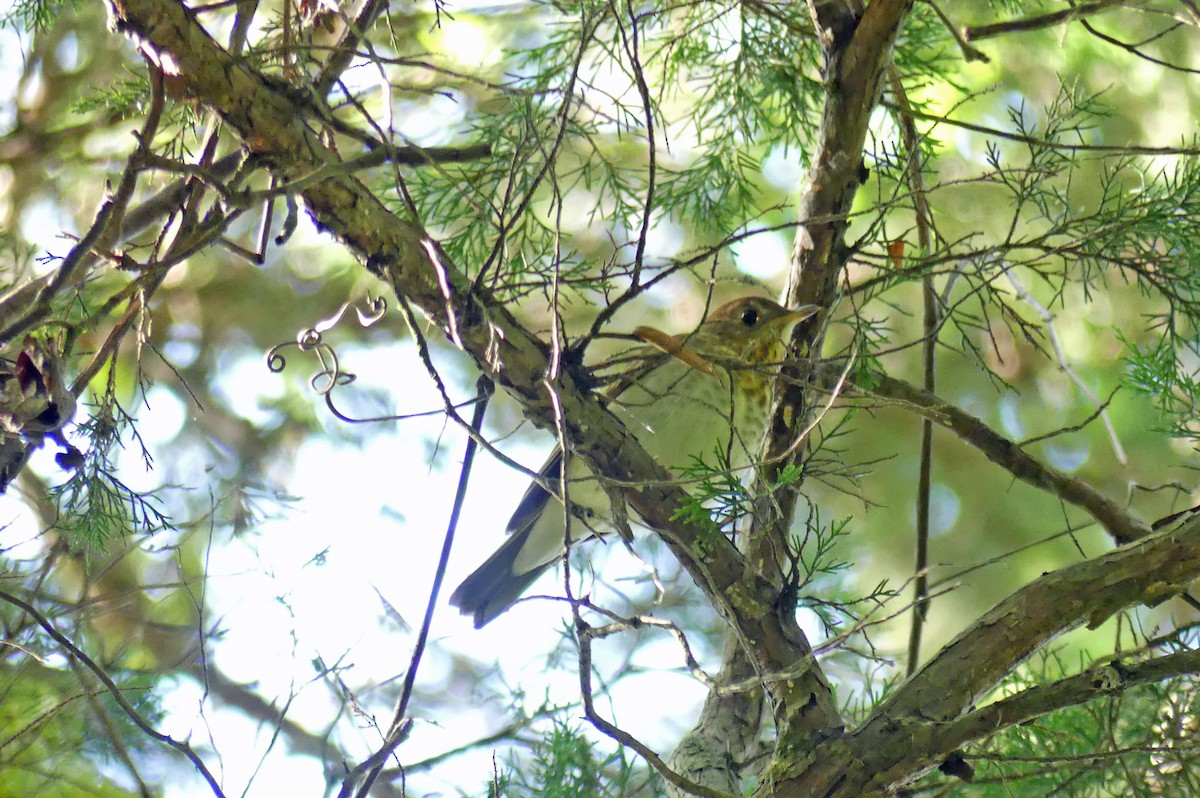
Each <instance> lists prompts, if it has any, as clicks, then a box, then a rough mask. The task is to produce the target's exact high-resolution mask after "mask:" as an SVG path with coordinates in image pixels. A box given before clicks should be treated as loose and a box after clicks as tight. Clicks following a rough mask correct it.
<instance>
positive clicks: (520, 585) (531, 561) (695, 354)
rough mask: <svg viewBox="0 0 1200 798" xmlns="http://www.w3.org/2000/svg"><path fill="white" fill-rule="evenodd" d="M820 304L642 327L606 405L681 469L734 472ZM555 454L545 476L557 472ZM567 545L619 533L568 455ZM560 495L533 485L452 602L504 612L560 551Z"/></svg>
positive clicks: (485, 612) (759, 306) (486, 614)
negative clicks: (678, 328)
mask: <svg viewBox="0 0 1200 798" xmlns="http://www.w3.org/2000/svg"><path fill="white" fill-rule="evenodd" d="M818 310H820V308H818V307H817V306H815V305H805V306H803V307H801V308H798V309H796V310H788V309H787V308H784V307H782V306H780V305H778V304H776V303H774V302H772V301H771V300H769V299H762V298H760V297H746V298H743V299H737V300H734V301H732V302H727V303H726V304H724V305H721V306H720V307H718V308H717V309H716V310H714V311H713V312H712V313H711V314H710V315H709V317H708V318H707V319H706V320H705V321H704V323H703V324H701V325H700V327H699V328H698V329H696V330H695V331H694V332H692V333H690V334H682V335H668V334H667V333H664V332H662V331H660V330H657V329H654V328H653V327H638V328H637V329H636V330H634V335H636V336H637V337H638V338H640V339H642V340H643V341H645V342H646V343H648V344H649V346H646V347H642V348H640V349H638V350H637V351H636V352H634V353H632V354H631V358H630V360H631V361H632V362H633V363H634V364H635V365H634V366H633V367H632V368H630V369H629V370H628V371H626V372H624V373H623V374H622V375H621V377H620V378H619V379H618V380H617V381H616V382H615V383H614V384H613V385H612V386H611V387H610V388H609V389H608V390H607V391H606V392H605V400H606V402H607V405H608V408H609V409H610V410H611V411H612V412H613V413H614V414H615V415H616V416H617V417H618V418H620V419H621V421H622V422H623V423H624V424H625V426H626V427H627V428H628V429H629V430H630V432H632V433H633V435H634V436H635V437H636V438H637V439H638V442H639V443H641V445H642V446H643V447H645V449H646V451H647V452H649V453H650V454H651V455H652V456H653V457H654V458H655V459H656V460H658V462H660V463H662V464H663V465H665V466H667V467H668V468H671V469H673V470H675V471H676V472H679V471H681V470H682V469H684V468H686V467H688V466H690V465H692V464H693V463H694V462H695V460H696V458H701V457H704V458H711V457H712V455H713V453H714V452H715V451H717V450H720V451H722V452H724V454H725V455H726V457H727V458H728V463H729V466H730V468H732V469H743V468H745V467H747V466H749V465H750V464H751V462H753V458H754V455H755V454H756V453H757V452H758V450H759V446H760V444H761V442H762V437H763V433H764V432H765V429H766V425H767V417H768V414H769V413H770V403H771V377H772V375H773V373H774V371H775V367H776V366H777V365H778V364H779V363H780V361H782V359H783V357H784V354H785V351H786V346H787V338H788V334H789V333H790V332H791V330H792V327H793V326H794V325H796V324H797V323H798V322H800V321H802V320H804V319H807V318H809V317H810V316H812V315H813V314H815V313H816V312H817V311H818ZM561 469H562V451H561V450H560V449H555V451H554V453H553V454H552V455H550V459H549V460H547V461H546V464H545V465H544V466H542V469H541V471H540V474H541V475H542V476H543V477H544V478H545V479H546V480H547V482H548V483H549V484H554V483H555V482H556V481H557V480H558V479H559V478H560V476H561ZM567 478H568V499H569V501H570V502H571V516H572V522H571V541H572V544H574V543H578V542H580V541H582V540H584V539H586V538H590V537H593V536H597V535H601V534H605V533H608V532H611V531H614V526H613V524H612V522H611V520H610V519H609V515H610V514H611V509H612V505H611V502H610V500H609V498H608V495H607V493H606V492H605V490H604V488H603V487H602V486H601V484H600V481H599V480H597V479H596V478H595V476H594V475H593V474H592V472H591V471H590V470H589V469H588V467H587V466H586V465H584V463H583V461H582V460H580V459H578V458H575V459H572V460H571V461H570V462H569V464H568V467H567ZM559 498H560V497H558V496H556V495H554V494H552V493H551V492H549V491H547V490H546V489H545V488H544V487H542V486H541V485H539V484H537V483H533V484H531V485H530V486H529V489H528V490H526V491H525V495H524V497H523V498H522V499H521V502H520V504H518V505H517V509H516V511H515V512H514V513H513V515H512V518H510V519H509V521H508V535H509V537H508V539H507V540H505V541H504V543H503V544H502V545H501V546H500V548H499V549H497V550H496V552H495V553H494V554H492V556H491V557H489V558H488V559H487V561H486V562H484V563H483V565H481V566H479V568H477V569H476V570H475V571H474V573H472V574H471V575H470V576H468V577H467V578H466V579H465V580H464V581H463V583H462V584H461V585H459V586H458V589H457V590H455V591H454V594H453V595H452V596H451V597H450V603H451V604H453V605H454V606H456V607H458V608H459V609H460V610H462V612H463V614H464V615H472V616H474V619H475V627H476V628H479V627H481V626H483V625H484V624H486V623H488V622H489V621H491V620H492V619H494V618H495V617H496V616H497V615H499V614H500V613H502V612H504V611H505V610H506V609H508V608H509V607H510V606H512V604H513V602H515V601H516V600H517V599H518V598H520V597H521V595H522V594H523V593H524V592H525V591H526V589H528V588H529V586H530V585H531V584H533V582H534V580H536V579H537V578H538V577H539V576H540V575H541V574H542V572H543V571H545V570H546V569H547V568H549V567H550V566H551V565H553V564H554V563H555V562H556V561H558V560H559V559H560V558H561V557H562V555H563V548H564V543H565V540H566V517H565V515H566V514H565V513H564V512H563V507H562V504H561V503H560V502H559V501H558V500H557V499H559Z"/></svg>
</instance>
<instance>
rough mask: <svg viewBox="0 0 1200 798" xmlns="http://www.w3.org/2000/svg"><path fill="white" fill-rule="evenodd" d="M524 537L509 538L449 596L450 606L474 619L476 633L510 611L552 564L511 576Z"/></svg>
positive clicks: (523, 533) (521, 534) (525, 534)
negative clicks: (506, 611)
mask: <svg viewBox="0 0 1200 798" xmlns="http://www.w3.org/2000/svg"><path fill="white" fill-rule="evenodd" d="M528 535H529V529H528V528H526V529H524V530H521V531H520V532H517V533H515V534H512V535H510V536H509V537H508V540H506V541H504V544H503V545H502V546H501V547H500V548H499V549H497V550H496V552H495V553H494V554H493V555H492V556H491V557H488V559H487V562H485V563H484V564H483V565H481V566H479V567H478V568H476V569H475V571H474V572H473V573H472V574H471V575H470V576H468V577H467V578H466V579H464V580H463V582H462V584H461V585H459V586H458V588H457V589H456V590H455V591H454V594H453V595H451V596H450V603H451V604H452V605H454V606H455V607H458V608H459V609H460V610H462V613H463V615H473V616H474V617H475V628H476V629H479V628H481V627H482V626H483V625H484V624H486V623H488V622H489V621H491V620H492V619H493V618H495V617H496V616H497V615H499V614H500V613H502V612H504V611H505V610H507V609H508V608H509V607H511V606H512V605H513V603H514V602H516V600H517V599H519V598H520V597H521V594H522V593H524V592H525V591H526V590H528V589H529V586H530V585H532V584H533V583H534V581H535V580H536V579H537V578H538V577H539V576H541V575H542V573H543V572H545V570H546V569H547V568H549V567H550V566H551V565H553V564H554V562H555V561H554V560H551V561H550V562H548V563H546V564H544V565H539V566H536V567H534V568H531V569H530V570H528V571H525V572H524V573H520V574H518V573H513V564H514V562H515V561H516V559H517V555H518V554H519V553H520V551H521V547H522V546H524V545H525V539H526V538H527V537H528Z"/></svg>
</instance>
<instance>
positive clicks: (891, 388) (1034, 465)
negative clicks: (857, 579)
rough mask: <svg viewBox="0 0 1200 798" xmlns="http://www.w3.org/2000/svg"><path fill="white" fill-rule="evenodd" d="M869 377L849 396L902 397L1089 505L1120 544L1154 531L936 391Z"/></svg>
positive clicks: (1007, 465)
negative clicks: (863, 385) (864, 383)
mask: <svg viewBox="0 0 1200 798" xmlns="http://www.w3.org/2000/svg"><path fill="white" fill-rule="evenodd" d="M836 377H837V374H836V373H835V372H833V371H832V370H825V373H824V374H823V378H824V381H827V382H832V380H833V379H835V378H836ZM866 382H867V383H869V385H870V388H869V389H868V388H864V387H860V386H855V387H853V388H852V389H850V391H849V392H848V395H850V396H855V395H857V396H881V397H885V398H887V399H893V400H896V401H899V402H901V403H902V404H903V405H905V406H907V407H910V408H911V409H913V410H914V411H916V412H917V413H920V414H921V415H922V416H924V417H925V418H928V419H929V420H931V421H933V422H934V423H936V424H939V425H941V426H943V427H945V428H946V429H948V430H950V431H951V432H953V433H954V434H955V435H957V436H958V437H960V438H962V439H963V440H964V441H965V442H966V443H968V444H970V445H971V446H974V447H975V448H976V449H978V450H979V451H980V452H982V453H983V454H984V456H986V457H987V459H989V460H991V461H992V462H993V463H995V464H996V465H998V466H1000V467H1001V468H1003V469H1004V470H1006V471H1008V472H1009V473H1010V474H1012V475H1013V476H1014V477H1016V478H1017V479H1019V480H1021V481H1022V482H1025V483H1028V484H1030V485H1033V486H1034V487H1037V488H1041V489H1043V490H1046V491H1049V492H1050V493H1052V494H1053V495H1055V496H1057V497H1058V498H1060V499H1062V500H1063V501H1065V502H1067V503H1069V504H1073V505H1075V506H1076V507H1080V508H1082V509H1084V510H1086V511H1087V512H1088V513H1090V514H1091V515H1092V517H1093V518H1095V519H1096V520H1097V521H1098V522H1099V523H1100V525H1101V526H1103V527H1104V528H1105V529H1106V530H1108V533H1109V534H1110V535H1111V536H1112V537H1113V539H1114V540H1115V541H1117V542H1118V543H1131V542H1133V541H1135V540H1139V539H1140V538H1143V537H1145V536H1146V534H1147V533H1149V531H1150V527H1148V526H1147V525H1146V524H1145V523H1143V522H1142V521H1140V520H1138V519H1137V518H1135V517H1134V516H1132V515H1130V514H1129V513H1127V512H1125V510H1124V508H1122V507H1121V506H1120V505H1118V504H1117V503H1116V502H1114V501H1113V500H1112V499H1110V498H1108V497H1107V496H1105V495H1104V494H1102V493H1100V492H1099V491H1098V490H1096V489H1095V488H1093V487H1092V486H1091V485H1088V484H1087V483H1086V482H1084V481H1083V480H1080V479H1076V478H1075V477H1071V476H1067V475H1066V474H1064V473H1062V472H1061V471H1059V470H1058V469H1056V468H1053V467H1051V466H1048V465H1046V464H1045V463H1042V462H1041V461H1039V460H1038V459H1037V458H1035V457H1033V455H1031V454H1029V453H1028V452H1026V451H1025V450H1024V449H1022V448H1021V447H1020V446H1019V445H1017V444H1016V443H1014V442H1013V441H1010V440H1009V439H1008V438H1005V437H1004V436H1003V435H1001V434H1000V433H998V432H996V431H995V430H993V429H992V428H991V427H989V426H988V425H987V424H985V423H983V421H982V420H981V419H979V418H976V417H975V416H973V415H971V414H970V413H967V412H966V411H964V410H961V409H959V408H958V407H955V406H954V405H952V404H950V403H949V402H946V401H945V400H943V399H941V398H940V397H938V396H937V395H936V394H933V393H930V392H929V391H924V390H922V389H920V388H918V387H916V386H915V385H910V384H909V383H907V382H904V381H903V380H898V379H896V378H894V377H888V376H886V375H884V374H878V373H872V374H871V375H870V377H869V378H868V380H867V381H866Z"/></svg>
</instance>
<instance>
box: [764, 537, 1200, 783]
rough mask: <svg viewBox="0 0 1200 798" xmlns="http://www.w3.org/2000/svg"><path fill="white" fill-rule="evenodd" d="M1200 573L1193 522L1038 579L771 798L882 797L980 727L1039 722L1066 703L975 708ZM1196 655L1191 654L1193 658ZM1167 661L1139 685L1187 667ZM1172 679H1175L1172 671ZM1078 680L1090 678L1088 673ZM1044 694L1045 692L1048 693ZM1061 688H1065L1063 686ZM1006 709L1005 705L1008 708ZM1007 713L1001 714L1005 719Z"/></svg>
mask: <svg viewBox="0 0 1200 798" xmlns="http://www.w3.org/2000/svg"><path fill="white" fill-rule="evenodd" d="M1197 575H1200V515H1195V516H1192V517H1190V518H1189V519H1188V520H1187V521H1185V522H1183V523H1182V524H1179V525H1176V526H1174V527H1172V528H1169V529H1165V530H1163V531H1162V532H1157V533H1154V534H1153V535H1151V536H1149V537H1147V538H1145V539H1144V540H1141V541H1138V542H1137V543H1134V544H1131V545H1129V546H1124V547H1122V548H1120V549H1115V550H1113V551H1111V552H1109V553H1107V554H1105V555H1103V556H1101V557H1096V558H1093V559H1091V560H1087V561H1085V562H1081V563H1077V564H1075V565H1071V566H1068V567H1066V568H1062V569H1059V570H1058V571H1055V572H1053V573H1049V574H1046V575H1045V576H1043V577H1041V578H1040V579H1037V580H1036V581H1034V582H1031V583H1030V584H1028V585H1026V586H1025V587H1023V588H1021V589H1020V590H1017V591H1016V592H1015V593H1013V594H1012V595H1010V596H1009V597H1008V598H1006V599H1004V600H1003V601H1002V602H1000V603H999V604H997V605H996V606H995V607H993V608H992V609H991V610H990V611H988V612H987V613H985V614H984V615H983V616H982V617H980V618H979V619H978V620H977V621H976V622H975V623H973V624H971V625H970V626H969V627H967V628H966V629H964V630H963V631H962V632H961V633H960V634H959V635H958V636H957V637H956V638H954V640H953V641H952V642H950V643H949V644H948V645H947V646H946V647H944V648H943V649H942V650H941V651H940V652H939V653H938V654H937V655H936V656H935V657H933V659H931V660H930V661H929V662H928V663H926V665H925V666H924V667H922V668H921V670H919V671H918V672H917V673H916V675H914V676H913V677H912V678H911V679H909V680H908V681H907V682H905V683H904V684H903V685H901V686H900V687H899V688H898V689H897V690H896V691H895V692H894V693H893V694H892V695H891V696H890V697H889V698H888V699H887V700H885V701H883V702H882V703H880V704H879V705H878V706H877V707H876V708H875V710H874V711H873V712H872V713H871V715H870V717H868V718H867V720H866V722H865V723H864V724H863V725H862V726H861V727H860V728H859V729H858V730H857V731H856V732H854V733H853V734H852V735H850V736H849V737H848V738H845V739H840V740H831V741H827V742H825V743H823V744H822V745H821V746H819V747H818V748H817V749H816V750H815V751H813V752H812V753H811V754H810V755H809V756H808V757H806V758H804V759H803V760H801V761H798V762H796V763H794V770H793V772H791V773H789V774H787V775H786V776H785V777H782V778H781V780H780V783H779V784H778V785H777V789H778V792H777V794H778V795H788V796H790V795H821V796H825V798H857V797H858V796H862V795H876V794H880V793H881V792H882V791H883V790H885V789H891V788H893V787H894V786H895V785H897V784H901V783H903V782H904V781H906V780H907V779H909V778H911V777H913V776H915V775H917V774H919V773H920V772H922V771H923V770H925V769H928V768H929V767H932V766H934V765H936V764H938V763H939V759H940V758H941V757H942V756H944V754H945V753H946V752H948V751H951V750H954V749H955V748H956V747H958V746H959V745H961V744H963V743H965V742H969V741H970V740H972V739H980V738H982V737H984V736H986V735H987V734H988V733H990V732H991V731H994V727H988V726H987V725H986V724H985V723H983V722H982V721H983V720H985V719H987V718H988V717H989V716H988V715H987V714H986V712H987V711H989V710H990V711H991V712H992V713H993V714H992V715H991V716H990V717H991V718H992V719H996V718H1000V719H1004V718H1006V717H1007V718H1009V719H1010V720H1011V721H1012V722H1018V721H1017V720H1016V718H1017V717H1018V716H1019V715H1020V714H1021V713H1022V712H1032V713H1034V714H1040V712H1039V708H1041V709H1042V710H1044V711H1050V710H1051V709H1054V708H1057V707H1058V706H1060V705H1062V706H1065V705H1069V703H1070V700H1069V699H1068V698H1067V697H1065V696H1064V698H1062V699H1061V701H1065V702H1067V703H1061V702H1055V701H1053V700H1050V699H1049V698H1047V697H1046V696H1045V695H1044V694H1043V693H1040V692H1037V693H1034V692H1030V693H1029V694H1028V695H1025V694H1021V695H1025V697H1024V699H1020V700H1017V698H1019V696H1018V697H1017V698H1014V699H1005V700H1004V701H1001V702H997V703H996V704H993V705H990V707H988V708H985V710H980V711H978V712H984V713H985V714H979V715H975V714H972V713H971V712H970V711H971V707H972V706H973V705H974V703H975V702H976V701H977V700H978V699H979V698H981V697H982V696H983V695H985V694H986V693H987V692H988V691H989V690H991V689H993V688H994V687H995V686H996V685H997V684H998V683H999V681H1000V680H1001V679H1002V678H1003V677H1004V676H1005V675H1007V674H1008V673H1010V672H1011V671H1012V669H1013V668H1014V667H1016V666H1017V665H1018V664H1019V663H1021V662H1022V661H1023V660H1025V658H1027V657H1028V656H1029V655H1030V654H1032V653H1033V652H1034V651H1036V650H1037V649H1038V648H1039V647H1041V646H1042V645H1044V644H1046V643H1047V642H1049V641H1050V640H1052V639H1054V638H1055V637H1057V636H1058V635H1060V634H1062V633H1064V632H1067V631H1069V630H1071V629H1073V628H1075V627H1077V626H1080V625H1083V624H1087V626H1088V627H1089V628H1095V627H1096V626H1099V625H1100V624H1101V623H1103V622H1104V621H1105V620H1107V619H1108V618H1109V617H1111V616H1112V615H1113V614H1114V613H1116V612H1118V611H1120V610H1121V609H1124V608H1126V607H1130V606H1133V605H1136V604H1140V603H1148V604H1157V603H1159V602H1161V601H1162V600H1163V599H1164V598H1167V597H1169V596H1172V595H1174V594H1175V593H1177V592H1179V591H1181V590H1183V586H1184V585H1186V584H1187V583H1188V582H1190V581H1191V580H1193V579H1195V578H1196V577H1197ZM1192 656H1194V654H1193V655H1192ZM1168 660H1170V658H1166V657H1164V658H1163V660H1160V661H1158V662H1160V666H1161V667H1160V668H1159V669H1158V670H1155V671H1153V674H1154V675H1153V676H1151V671H1150V670H1147V671H1146V673H1145V674H1144V676H1145V678H1144V680H1145V681H1150V680H1151V678H1154V679H1160V678H1163V676H1164V675H1169V673H1171V672H1172V671H1164V670H1163V668H1164V667H1170V666H1175V667H1180V666H1186V669H1191V668H1192V667H1193V666H1194V665H1195V663H1194V662H1193V661H1192V660H1186V661H1185V660H1182V659H1180V660H1171V661H1170V663H1168V662H1167V661H1168ZM1173 672H1179V671H1173ZM1074 678H1075V679H1087V678H1094V673H1092V674H1086V675H1084V676H1082V677H1074ZM1065 682H1066V683H1067V685H1069V689H1070V690H1071V691H1073V692H1072V695H1074V696H1075V697H1078V698H1079V699H1080V700H1087V698H1088V697H1090V696H1094V695H1095V694H1096V693H1097V691H1099V690H1101V689H1107V686H1106V685H1107V680H1106V681H1105V682H1102V683H1101V684H1100V685H1099V686H1093V687H1092V690H1091V692H1090V693H1089V692H1088V691H1087V690H1086V684H1085V682H1083V681H1078V682H1076V681H1072V680H1065ZM1047 689H1049V687H1047ZM1062 689H1063V690H1066V689H1068V688H1067V687H1063V688H1062ZM1006 702H1007V703H1006ZM1005 713H1008V714H1005Z"/></svg>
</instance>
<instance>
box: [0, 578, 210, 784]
mask: <svg viewBox="0 0 1200 798" xmlns="http://www.w3.org/2000/svg"><path fill="white" fill-rule="evenodd" d="M0 600H3V601H7V602H8V603H9V604H12V605H13V606H14V607H17V608H18V609H20V610H21V611H23V612H25V613H26V614H27V615H29V617H31V618H33V620H34V621H36V622H37V624H38V626H40V627H42V628H43V629H45V630H46V634H48V635H50V636H51V637H52V638H54V640H55V641H56V642H57V643H58V644H59V645H60V646H62V647H63V648H65V649H66V650H67V653H68V654H70V655H71V656H72V657H74V658H75V659H77V660H78V661H79V662H82V663H83V665H84V666H85V667H86V668H87V669H88V670H90V671H91V672H92V673H94V674H95V675H96V678H97V679H99V680H100V682H101V683H102V684H103V685H104V686H105V688H106V689H107V690H108V692H109V694H110V695H111V696H112V697H113V700H114V701H116V702H117V706H119V707H120V708H121V711H122V712H124V713H125V716H126V717H128V718H129V720H131V721H132V722H133V724H134V725H135V726H137V727H138V728H139V729H141V730H142V732H143V733H144V734H146V736H148V737H151V738H153V739H154V740H157V741H158V742H160V743H163V744H165V745H169V746H170V747H171V748H174V749H175V750H176V751H178V752H179V753H181V754H183V755H184V756H185V757H187V758H188V761H190V762H191V763H192V765H194V766H195V768H196V770H198V771H200V775H201V776H203V777H204V780H205V781H206V782H208V786H209V789H211V790H212V793H213V795H215V796H217V797H218V798H224V795H225V793H224V792H222V791H221V786H220V785H219V784H217V780H216V777H214V776H213V774H212V773H211V772H210V771H209V769H208V767H207V766H206V765H205V764H204V760H202V759H201V758H200V756H199V755H198V754H197V753H196V752H195V751H193V750H192V747H191V746H190V745H188V744H187V743H185V742H180V741H179V740H176V739H174V738H173V737H171V736H170V735H167V734H163V733H162V732H160V731H158V730H157V729H155V728H154V727H153V726H151V725H150V724H149V723H148V722H147V721H146V719H145V718H144V717H142V714H141V713H140V712H138V711H137V709H135V708H134V706H133V705H132V704H130V703H129V701H128V700H127V699H126V698H125V695H124V693H123V692H122V690H121V688H120V687H118V686H117V685H116V683H115V682H113V680H112V679H111V678H110V677H109V675H108V674H107V673H105V671H104V668H102V667H100V665H99V664H97V663H96V661H95V660H93V659H92V658H91V657H89V656H88V655H87V654H85V653H84V652H83V650H82V649H81V648H79V646H77V645H75V644H74V643H72V642H71V640H70V638H68V637H67V636H66V635H64V634H63V633H62V632H60V631H58V629H56V628H55V627H54V624H52V623H50V619H49V618H47V617H46V616H45V615H42V614H41V613H40V612H38V610H37V609H36V608H35V607H34V606H33V605H32V604H29V603H27V602H25V601H22V600H21V599H19V598H17V597H16V596H14V595H13V594H12V593H9V592H7V591H4V590H0Z"/></svg>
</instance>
